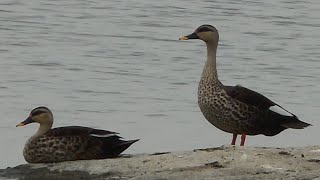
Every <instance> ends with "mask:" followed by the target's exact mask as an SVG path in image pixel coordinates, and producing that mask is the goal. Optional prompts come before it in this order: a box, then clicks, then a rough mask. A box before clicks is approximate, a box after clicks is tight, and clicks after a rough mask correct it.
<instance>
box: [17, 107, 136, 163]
mask: <svg viewBox="0 0 320 180" xmlns="http://www.w3.org/2000/svg"><path fill="white" fill-rule="evenodd" d="M34 122H36V123H39V124H40V127H39V129H38V131H37V133H36V134H35V135H33V136H32V137H31V138H30V139H29V140H28V141H27V142H26V144H25V147H24V150H23V156H24V158H25V160H26V161H27V162H28V163H55V162H61V161H74V160H88V159H104V158H113V157H117V156H118V155H119V154H120V153H122V152H123V151H124V150H126V149H127V148H128V147H129V146H130V145H131V144H133V143H134V142H136V141H138V140H130V141H125V140H122V138H121V137H119V136H118V135H117V134H118V133H115V132H111V131H105V130H100V129H93V128H89V127H81V126H67V127H59V128H53V129H51V126H52V124H53V114H52V112H51V111H50V110H49V109H48V108H47V107H37V108H35V109H33V110H32V111H31V113H30V115H29V117H28V118H27V119H26V120H25V121H23V122H21V123H19V124H18V125H17V127H18V126H24V125H27V124H30V123H34Z"/></svg>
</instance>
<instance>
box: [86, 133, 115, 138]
mask: <svg viewBox="0 0 320 180" xmlns="http://www.w3.org/2000/svg"><path fill="white" fill-rule="evenodd" d="M90 136H93V137H101V138H107V137H112V136H117V134H90Z"/></svg>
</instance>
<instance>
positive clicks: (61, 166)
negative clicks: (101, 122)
mask: <svg viewBox="0 0 320 180" xmlns="http://www.w3.org/2000/svg"><path fill="white" fill-rule="evenodd" d="M0 179H25V180H32V179H42V180H49V179H135V180H160V179H197V180H198V179H252V180H255V179H320V146H312V147H304V148H264V147H257V148H254V147H234V146H227V147H217V148H208V149H197V150H193V151H186V152H172V153H169V152H165V153H155V154H139V155H133V156H124V157H120V158H115V159H105V160H87V161H70V162H62V163H55V164H24V165H19V166H16V167H13V168H6V169H1V170H0Z"/></svg>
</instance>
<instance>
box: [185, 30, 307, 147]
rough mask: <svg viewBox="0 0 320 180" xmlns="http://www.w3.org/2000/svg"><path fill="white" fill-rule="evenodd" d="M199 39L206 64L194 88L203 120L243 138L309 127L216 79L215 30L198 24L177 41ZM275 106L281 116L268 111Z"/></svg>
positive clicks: (258, 96)
mask: <svg viewBox="0 0 320 180" xmlns="http://www.w3.org/2000/svg"><path fill="white" fill-rule="evenodd" d="M180 39H181V40H187V39H201V40H203V41H204V42H205V43H206V45H207V53H208V55H207V61H206V64H205V67H204V69H203V72H202V76H201V80H200V83H199V88H198V104H199V107H200V109H201V111H202V113H203V115H204V116H205V118H206V119H207V120H208V121H209V122H210V123H211V124H213V125H214V126H215V127H217V128H219V129H220V130H222V131H225V132H228V133H232V134H234V138H233V141H232V144H233V145H234V143H235V138H236V135H237V134H242V135H243V137H242V141H241V145H244V141H245V135H246V134H247V135H257V134H264V135H267V136H273V135H276V134H278V133H280V132H281V131H283V130H284V129H287V128H295V129H302V128H304V127H307V126H309V125H310V124H308V123H305V122H302V121H300V120H299V119H298V118H297V117H296V116H295V115H294V114H292V113H290V112H288V111H287V110H285V109H283V108H282V107H281V106H279V105H278V104H276V103H274V102H273V101H271V100H270V99H268V98H266V97H265V96H263V95H261V94H259V93H257V92H255V91H252V90H250V89H247V88H245V87H242V86H224V85H223V84H222V83H221V82H220V81H219V79H218V74H217V70H216V51H217V46H218V41H219V34H218V31H217V29H216V28H215V27H213V26H211V25H202V26H200V27H199V28H197V29H196V30H195V32H194V33H192V34H190V35H188V36H184V37H182V38H180ZM271 107H278V108H279V109H282V110H283V111H284V112H286V113H287V114H286V115H282V114H280V113H278V112H275V111H273V110H271V109H270V108H271Z"/></svg>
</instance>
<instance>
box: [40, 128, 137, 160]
mask: <svg viewBox="0 0 320 180" xmlns="http://www.w3.org/2000/svg"><path fill="white" fill-rule="evenodd" d="M44 135H45V136H47V137H53V138H55V139H60V140H61V141H62V142H64V144H66V146H70V148H69V149H71V152H72V153H74V154H75V157H76V158H75V160H77V159H101V158H108V157H116V156H118V155H119V154H120V153H122V152H123V151H124V150H126V149H127V148H128V147H129V146H130V145H131V144H133V143H134V142H136V141H138V140H129V141H125V140H123V139H122V137H120V136H119V135H118V133H116V132H112V131H106V130H101V129H94V128H89V127H82V126H67V127H59V128H54V129H51V130H49V131H48V132H46V133H45V134H44Z"/></svg>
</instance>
